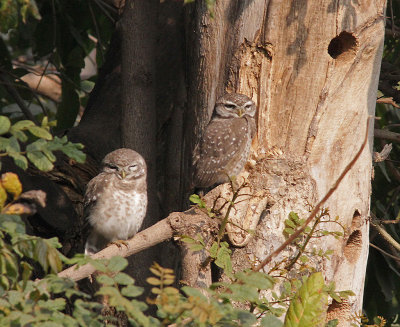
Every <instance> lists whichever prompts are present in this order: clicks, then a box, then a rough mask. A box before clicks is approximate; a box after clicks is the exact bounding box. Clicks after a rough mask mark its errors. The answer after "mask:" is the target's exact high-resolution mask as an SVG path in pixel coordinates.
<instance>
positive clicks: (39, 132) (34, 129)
mask: <svg viewBox="0 0 400 327" xmlns="http://www.w3.org/2000/svg"><path fill="white" fill-rule="evenodd" d="M28 130H29V132H31V133H32V134H33V135H35V136H36V137H39V138H41V139H45V140H47V141H50V140H52V139H53V136H52V135H51V134H50V133H49V132H48V131H47V130H46V129H44V128H42V127H39V126H36V125H34V126H30V127H28Z"/></svg>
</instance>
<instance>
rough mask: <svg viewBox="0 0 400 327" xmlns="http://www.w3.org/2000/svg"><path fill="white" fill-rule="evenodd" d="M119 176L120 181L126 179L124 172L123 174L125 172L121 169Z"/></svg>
mask: <svg viewBox="0 0 400 327" xmlns="http://www.w3.org/2000/svg"><path fill="white" fill-rule="evenodd" d="M119 175H120V176H121V178H122V179H124V178H125V177H126V172H125V170H123V169H122V170H121V171H120V172H119Z"/></svg>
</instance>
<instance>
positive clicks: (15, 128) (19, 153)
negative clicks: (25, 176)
mask: <svg viewBox="0 0 400 327" xmlns="http://www.w3.org/2000/svg"><path fill="white" fill-rule="evenodd" d="M51 125H52V124H49V123H48V120H47V117H44V118H43V121H42V125H41V126H37V125H35V124H34V123H33V122H32V121H30V120H20V121H18V122H16V123H15V124H11V122H10V120H9V119H8V118H7V117H6V116H0V135H2V136H0V157H1V156H10V157H11V158H13V159H14V162H15V164H16V165H17V166H19V167H21V168H22V169H27V168H28V160H29V161H30V162H32V163H33V164H34V165H35V166H36V167H37V168H38V169H40V170H42V171H49V170H52V169H53V163H54V162H55V161H56V157H55V155H54V153H53V152H54V151H62V152H63V153H64V154H66V155H67V156H69V157H70V158H71V159H74V160H75V161H77V162H80V163H83V162H85V160H86V156H85V154H84V153H83V152H82V151H81V150H82V149H83V145H82V144H80V143H71V142H69V141H68V140H67V137H66V136H64V137H62V138H59V137H57V136H55V137H53V136H52V135H51V134H50V126H51ZM26 132H29V133H30V137H28V135H27V133H26ZM4 136H8V137H4ZM33 139H36V140H33ZM28 140H29V141H32V140H33V141H32V142H31V143H30V144H28V145H27V146H26V147H25V151H23V150H22V149H21V148H22V147H21V143H25V142H27V141H28Z"/></svg>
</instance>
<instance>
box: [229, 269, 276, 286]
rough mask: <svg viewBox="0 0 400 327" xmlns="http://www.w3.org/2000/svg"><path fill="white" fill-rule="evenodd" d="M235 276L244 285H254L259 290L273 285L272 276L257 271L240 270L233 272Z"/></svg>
mask: <svg viewBox="0 0 400 327" xmlns="http://www.w3.org/2000/svg"><path fill="white" fill-rule="evenodd" d="M235 277H236V278H237V279H238V280H240V281H242V282H243V283H245V284H246V285H249V286H252V287H256V288H258V289H260V290H267V289H270V288H272V286H274V280H273V278H272V277H271V276H269V275H267V274H265V273H262V272H259V271H251V270H250V271H247V272H243V271H241V272H239V273H237V274H235Z"/></svg>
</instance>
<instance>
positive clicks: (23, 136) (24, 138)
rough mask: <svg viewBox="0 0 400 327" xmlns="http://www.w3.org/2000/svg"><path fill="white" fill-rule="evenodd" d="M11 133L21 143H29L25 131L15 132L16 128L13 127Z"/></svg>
mask: <svg viewBox="0 0 400 327" xmlns="http://www.w3.org/2000/svg"><path fill="white" fill-rule="evenodd" d="M10 133H11V134H12V135H13V136H15V137H16V138H17V139H18V140H19V141H21V142H26V141H28V136H27V135H26V134H25V133H24V132H23V131H16V130H14V126H11V128H10Z"/></svg>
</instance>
